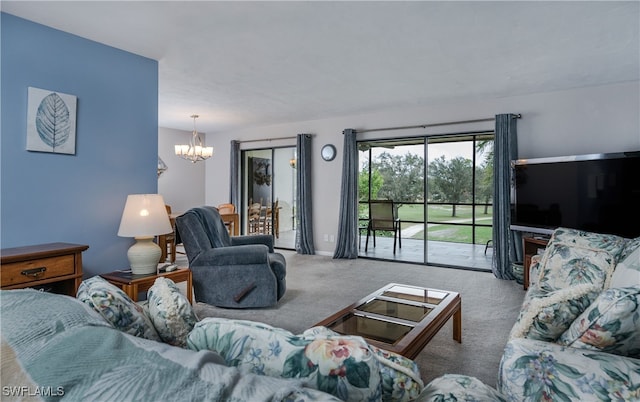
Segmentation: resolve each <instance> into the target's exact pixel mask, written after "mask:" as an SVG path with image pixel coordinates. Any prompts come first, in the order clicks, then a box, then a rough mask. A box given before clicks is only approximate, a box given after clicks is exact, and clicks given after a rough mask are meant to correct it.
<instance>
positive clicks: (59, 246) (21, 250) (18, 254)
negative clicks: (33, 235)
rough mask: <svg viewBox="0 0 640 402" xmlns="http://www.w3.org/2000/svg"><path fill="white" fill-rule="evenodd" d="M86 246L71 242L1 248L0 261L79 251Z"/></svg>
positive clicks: (5, 262) (31, 258)
mask: <svg viewBox="0 0 640 402" xmlns="http://www.w3.org/2000/svg"><path fill="white" fill-rule="evenodd" d="M88 248H89V246H87V245H85V244H73V243H47V244H37V245H33V246H22V247H12V248H3V249H2V250H0V263H1V264H9V263H12V262H17V261H26V260H34V259H38V258H43V257H53V256H57V255H64V254H73V253H80V252H82V251H84V250H86V249H88Z"/></svg>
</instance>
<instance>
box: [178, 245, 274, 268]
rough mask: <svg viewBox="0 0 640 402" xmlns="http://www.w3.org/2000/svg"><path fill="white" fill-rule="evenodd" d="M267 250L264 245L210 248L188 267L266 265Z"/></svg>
mask: <svg viewBox="0 0 640 402" xmlns="http://www.w3.org/2000/svg"><path fill="white" fill-rule="evenodd" d="M268 255H269V248H268V247H267V246H265V245H264V244H247V245H243V246H229V247H220V248H212V249H209V250H207V251H205V252H202V253H200V254H199V255H198V256H197V257H196V258H194V259H193V261H192V262H191V264H190V266H191V267H192V268H193V267H202V266H211V267H220V266H230V265H252V264H268Z"/></svg>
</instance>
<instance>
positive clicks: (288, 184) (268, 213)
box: [240, 147, 296, 249]
mask: <svg viewBox="0 0 640 402" xmlns="http://www.w3.org/2000/svg"><path fill="white" fill-rule="evenodd" d="M295 167H296V166H295V147H283V148H266V149H256V150H247V151H242V173H241V174H242V204H243V206H242V208H241V211H240V213H241V216H242V228H243V233H244V234H272V235H273V236H274V240H275V246H276V247H278V248H286V249H294V248H295V205H296V199H295V194H296V174H295Z"/></svg>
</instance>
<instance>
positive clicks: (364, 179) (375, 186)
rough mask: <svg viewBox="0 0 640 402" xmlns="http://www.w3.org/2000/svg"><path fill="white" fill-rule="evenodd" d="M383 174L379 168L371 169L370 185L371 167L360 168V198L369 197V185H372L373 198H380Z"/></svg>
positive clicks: (366, 198)
mask: <svg viewBox="0 0 640 402" xmlns="http://www.w3.org/2000/svg"><path fill="white" fill-rule="evenodd" d="M382 182H383V179H382V175H381V174H380V172H379V171H378V170H377V169H373V170H372V171H371V186H369V169H367V168H366V167H365V168H363V169H362V170H360V173H359V175H358V197H359V198H360V200H368V199H369V187H371V199H372V200H375V199H377V198H378V192H379V191H380V188H381V187H382Z"/></svg>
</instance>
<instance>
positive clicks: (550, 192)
mask: <svg viewBox="0 0 640 402" xmlns="http://www.w3.org/2000/svg"><path fill="white" fill-rule="evenodd" d="M513 164H514V175H515V183H514V185H515V194H514V200H513V201H512V214H511V225H512V227H514V229H519V230H527V229H531V230H530V231H532V232H536V231H539V230H540V229H546V230H548V231H551V230H553V229H555V228H557V227H561V226H562V227H567V228H573V229H579V230H586V231H591V232H598V233H609V234H616V235H619V236H624V237H638V236H640V152H625V153H615V154H594V155H581V156H571V157H562V158H541V159H521V160H517V161H514V163H513ZM540 233H545V231H544V230H543V231H541V232H540ZM547 233H548V232H547Z"/></svg>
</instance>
